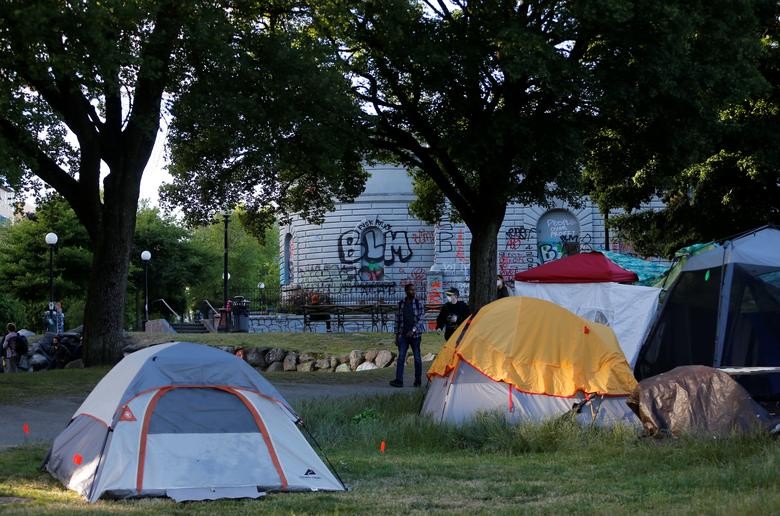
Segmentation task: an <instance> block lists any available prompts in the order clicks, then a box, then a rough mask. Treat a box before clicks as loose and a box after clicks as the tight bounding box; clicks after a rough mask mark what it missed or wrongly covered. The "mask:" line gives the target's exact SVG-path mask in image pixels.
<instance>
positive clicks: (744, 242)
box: [634, 226, 780, 405]
mask: <svg viewBox="0 0 780 516" xmlns="http://www.w3.org/2000/svg"><path fill="white" fill-rule="evenodd" d="M683 365H706V366H711V367H716V368H731V369H735V368H739V370H734V371H732V372H733V373H735V374H736V376H735V379H736V380H737V381H738V382H739V383H740V384H742V385H743V386H744V387H745V388H746V389H747V391H748V392H749V393H750V395H751V396H752V397H753V398H754V399H756V400H757V401H761V402H767V403H769V404H774V405H776V404H777V402H778V401H780V229H778V228H777V227H774V226H764V227H761V228H758V229H755V230H752V231H749V232H747V233H743V234H740V235H737V236H735V237H733V238H731V239H729V240H727V241H725V242H724V243H723V246H722V247H719V248H716V249H713V250H711V251H707V252H704V253H701V254H698V255H695V256H693V257H691V258H690V259H689V260H688V261H687V263H686V264H685V266H684V267H683V268H682V272H681V273H680V275H679V277H678V278H677V280H676V281H675V283H674V284H673V285H672V287H671V288H670V290H669V293H668V295H667V297H666V300H665V301H664V304H663V307H662V308H661V312H660V314H659V316H658V318H657V319H656V321H655V322H654V324H653V326H652V328H651V329H650V332H649V333H648V335H647V338H646V339H645V341H644V343H643V345H642V348H641V350H640V352H639V356H638V358H637V362H636V366H635V369H634V373H635V375H636V378H637V380H643V379H645V378H649V377H651V376H654V375H656V374H659V373H663V372H665V371H669V370H671V369H673V368H675V367H677V366H683ZM755 373H759V374H755Z"/></svg>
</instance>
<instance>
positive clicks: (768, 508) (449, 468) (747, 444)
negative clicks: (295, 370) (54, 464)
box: [0, 394, 780, 514]
mask: <svg viewBox="0 0 780 516" xmlns="http://www.w3.org/2000/svg"><path fill="white" fill-rule="evenodd" d="M421 400H422V395H421V394H415V395H396V396H386V397H369V398H350V399H343V400H338V401H335V402H334V401H332V400H331V401H329V403H328V404H327V405H326V404H322V403H317V402H316V401H312V402H304V403H301V404H299V406H298V407H297V408H298V409H299V411H300V413H301V414H302V415H303V417H304V420H305V421H307V427H308V428H309V430H310V431H311V432H312V433H313V434H314V435H315V437H316V438H317V440H318V441H319V442H320V444H321V445H322V446H323V448H324V450H325V453H326V455H327V457H328V458H329V459H330V461H331V462H332V463H333V464H334V465H335V467H336V471H337V472H338V474H339V475H340V476H341V477H342V479H343V480H344V481H345V482H346V483H347V484H348V485H349V486H350V487H351V491H350V492H347V493H271V494H269V495H268V496H267V497H266V498H265V499H261V500H235V501H216V502H189V503H183V504H176V503H174V502H172V501H170V500H166V499H142V500H130V501H100V502H98V503H97V504H94V505H89V504H87V503H86V502H85V501H84V500H83V499H82V498H81V497H79V496H78V495H76V494H75V493H73V492H71V491H68V490H66V489H65V488H64V487H62V486H61V485H60V484H59V483H58V482H57V481H55V480H54V479H53V478H52V477H50V476H49V475H48V474H47V473H44V472H40V471H38V470H37V466H38V465H39V464H40V463H41V460H42V459H43V457H44V455H45V453H46V448H45V447H43V446H26V447H19V448H14V449H10V450H6V451H3V452H0V512H1V513H3V514H72V513H74V512H87V513H94V514H247V513H254V512H261V511H262V512H271V513H283V514H293V513H294V514H322V513H326V514H329V513H358V514H368V513H371V514H398V513H407V512H410V513H417V514H427V513H459V514H466V513H484V514H488V513H490V514H495V513H498V514H517V513H547V514H565V513H604V514H631V513H646V514H648V513H659V512H660V513H683V514H702V513H704V514H776V513H778V511H780V477H778V474H777V473H778V464H780V442H778V441H777V439H774V438H770V437H742V438H731V439H724V440H711V439H669V440H661V441H657V440H643V439H638V438H637V437H636V436H635V435H634V433H633V432H630V431H627V430H623V429H619V430H613V431H604V430H598V429H588V428H585V429H583V428H580V427H577V426H576V425H573V424H571V423H569V422H568V421H556V422H551V423H548V424H545V425H526V426H520V427H507V426H505V425H503V424H502V423H501V422H500V421H499V420H498V419H496V418H491V417H485V418H483V419H482V420H480V421H478V422H476V423H474V424H472V425H470V426H466V427H463V428H460V429H455V428H451V427H439V426H437V425H434V424H432V423H430V422H429V421H427V420H425V419H422V418H419V417H418V416H417V411H418V408H419V406H420V402H421ZM382 440H385V441H386V443H387V449H386V452H385V453H384V454H381V453H380V452H379V444H380V442H381V441H382Z"/></svg>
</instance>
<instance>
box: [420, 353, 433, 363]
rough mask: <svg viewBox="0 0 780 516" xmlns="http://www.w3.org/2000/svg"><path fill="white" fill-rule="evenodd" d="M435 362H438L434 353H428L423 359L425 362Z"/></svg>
mask: <svg viewBox="0 0 780 516" xmlns="http://www.w3.org/2000/svg"><path fill="white" fill-rule="evenodd" d="M434 360H436V355H434V354H433V353H426V354H424V355H423V357H422V361H423V362H433V361H434Z"/></svg>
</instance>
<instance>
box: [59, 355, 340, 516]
mask: <svg viewBox="0 0 780 516" xmlns="http://www.w3.org/2000/svg"><path fill="white" fill-rule="evenodd" d="M298 422H299V418H298V416H297V415H296V414H295V412H294V411H293V410H292V409H291V408H290V406H289V405H288V404H287V402H286V401H285V400H284V398H282V396H281V395H280V394H279V392H278V391H277V390H276V389H275V388H274V387H273V385H271V384H270V383H269V382H268V381H267V380H266V379H265V378H263V377H262V376H261V375H260V373H258V372H257V371H255V370H254V369H253V368H252V367H251V366H250V365H249V364H247V363H246V362H244V361H243V360H241V359H239V358H238V357H235V356H233V355H231V354H230V353H225V352H224V351H221V350H219V349H216V348H211V347H209V346H205V345H200V344H193V343H188V342H173V343H169V344H161V345H158V346H153V347H149V348H146V349H143V350H141V351H137V352H135V353H133V354H131V355H128V356H126V357H125V358H124V359H122V360H121V361H120V362H119V363H118V364H117V365H116V366H114V368H113V369H111V371H109V372H108V374H106V376H105V377H103V379H102V380H101V381H100V382H99V383H98V384H97V386H95V388H94V389H93V390H92V392H91V393H90V394H89V396H87V398H86V400H84V403H82V405H81V406H80V407H79V408H78V410H76V413H75V414H73V418H72V419H71V421H70V423H69V424H68V426H67V427H66V428H65V430H63V431H62V433H60V435H59V436H57V438H55V440H54V443H53V444H52V447H51V450H50V451H49V455H48V456H47V458H46V460H45V461H44V467H45V468H46V469H47V470H48V471H49V472H50V473H51V474H52V475H53V476H55V477H56V478H57V479H59V480H60V481H61V482H62V483H63V484H64V485H65V486H66V487H68V488H70V489H73V490H74V491H77V492H78V493H80V494H81V495H83V496H84V497H86V498H87V500H89V501H90V502H95V501H97V500H98V499H99V498H100V497H101V496H106V497H114V498H124V497H136V496H168V497H170V498H173V499H175V500H177V501H182V500H204V499H217V498H257V497H259V496H262V495H263V494H264V491H267V490H268V491H270V490H273V491H318V490H324V491H344V490H345V488H344V485H343V484H342V483H341V481H340V480H339V479H338V478H337V477H336V476H334V474H333V473H331V471H330V470H329V469H328V468H327V467H326V466H325V464H324V463H323V462H322V460H321V459H320V458H319V456H317V454H316V453H315V451H314V450H313V449H312V447H311V446H310V445H309V443H308V442H307V441H306V439H305V438H304V437H303V435H302V434H301V432H300V430H299V429H298V427H297V426H296V423H298Z"/></svg>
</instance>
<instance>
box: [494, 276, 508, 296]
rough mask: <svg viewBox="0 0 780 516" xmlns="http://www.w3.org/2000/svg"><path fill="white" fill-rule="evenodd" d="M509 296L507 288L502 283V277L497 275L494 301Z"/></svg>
mask: <svg viewBox="0 0 780 516" xmlns="http://www.w3.org/2000/svg"><path fill="white" fill-rule="evenodd" d="M509 295H510V294H509V287H507V286H506V284H505V283H504V277H503V276H502V275H500V274H499V275H498V278H497V279H496V299H501V298H502V297H508V296H509Z"/></svg>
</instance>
